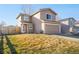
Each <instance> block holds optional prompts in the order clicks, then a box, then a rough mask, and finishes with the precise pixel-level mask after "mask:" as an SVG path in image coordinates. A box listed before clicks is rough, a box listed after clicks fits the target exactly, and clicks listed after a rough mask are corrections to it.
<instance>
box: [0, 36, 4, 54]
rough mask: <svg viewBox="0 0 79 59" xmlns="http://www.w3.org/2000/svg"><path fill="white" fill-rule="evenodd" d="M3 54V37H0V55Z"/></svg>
mask: <svg viewBox="0 0 79 59" xmlns="http://www.w3.org/2000/svg"><path fill="white" fill-rule="evenodd" d="M3 53H4V48H3V35H2V36H1V39H0V54H3Z"/></svg>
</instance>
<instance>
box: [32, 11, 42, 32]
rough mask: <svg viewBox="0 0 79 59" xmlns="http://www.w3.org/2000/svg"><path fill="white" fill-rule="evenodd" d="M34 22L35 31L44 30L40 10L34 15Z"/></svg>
mask: <svg viewBox="0 0 79 59" xmlns="http://www.w3.org/2000/svg"><path fill="white" fill-rule="evenodd" d="M32 23H33V25H34V32H35V33H40V32H41V30H42V20H41V19H40V12H39V13H37V14H36V15H34V16H33V17H32Z"/></svg>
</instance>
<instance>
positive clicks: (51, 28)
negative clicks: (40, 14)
mask: <svg viewBox="0 0 79 59" xmlns="http://www.w3.org/2000/svg"><path fill="white" fill-rule="evenodd" d="M60 32H61V28H60V25H59V24H45V33H47V34H59V33H60Z"/></svg>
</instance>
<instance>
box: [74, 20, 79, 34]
mask: <svg viewBox="0 0 79 59" xmlns="http://www.w3.org/2000/svg"><path fill="white" fill-rule="evenodd" d="M73 34H79V21H76V22H75V25H74V27H73Z"/></svg>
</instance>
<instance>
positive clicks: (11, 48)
mask: <svg viewBox="0 0 79 59" xmlns="http://www.w3.org/2000/svg"><path fill="white" fill-rule="evenodd" d="M5 38H6V41H7V45H8V47H9V48H10V51H11V53H12V54H17V52H16V49H15V48H14V47H13V44H12V43H11V42H10V40H9V38H8V36H7V35H5Z"/></svg>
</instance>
